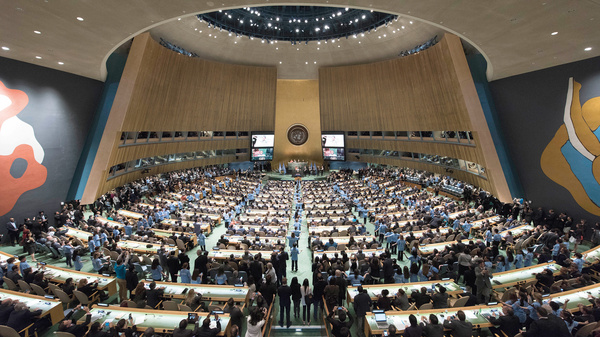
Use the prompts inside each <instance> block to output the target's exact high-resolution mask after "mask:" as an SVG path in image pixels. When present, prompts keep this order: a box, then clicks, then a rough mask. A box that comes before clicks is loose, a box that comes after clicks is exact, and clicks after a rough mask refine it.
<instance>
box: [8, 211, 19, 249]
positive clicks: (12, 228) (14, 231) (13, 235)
mask: <svg viewBox="0 0 600 337" xmlns="http://www.w3.org/2000/svg"><path fill="white" fill-rule="evenodd" d="M6 230H7V231H8V239H9V241H10V245H11V246H14V245H15V242H17V241H18V238H19V227H17V224H16V223H15V219H14V218H10V219H8V222H7V223H6Z"/></svg>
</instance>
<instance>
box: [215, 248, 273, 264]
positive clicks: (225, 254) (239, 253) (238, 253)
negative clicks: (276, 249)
mask: <svg viewBox="0 0 600 337" xmlns="http://www.w3.org/2000/svg"><path fill="white" fill-rule="evenodd" d="M245 252H246V251H244V250H229V249H220V250H211V251H210V252H208V257H209V258H213V259H215V260H227V259H229V258H230V257H231V255H233V258H234V259H236V260H238V261H239V260H241V259H242V257H243V256H244V253H245ZM248 253H250V255H251V256H252V258H254V256H256V254H259V253H260V254H261V256H262V258H263V259H265V260H266V261H271V253H273V251H271V250H249V251H248Z"/></svg>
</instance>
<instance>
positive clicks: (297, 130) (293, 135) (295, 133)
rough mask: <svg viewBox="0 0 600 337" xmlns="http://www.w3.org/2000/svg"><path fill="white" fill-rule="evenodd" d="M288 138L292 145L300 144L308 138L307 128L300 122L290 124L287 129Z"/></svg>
mask: <svg viewBox="0 0 600 337" xmlns="http://www.w3.org/2000/svg"><path fill="white" fill-rule="evenodd" d="M287 137H288V140H289V141H290V143H292V144H294V145H302V144H304V143H306V141H307V140H308V130H307V129H306V128H305V127H304V126H303V125H300V124H295V125H292V126H291V127H290V128H289V129H288V134H287Z"/></svg>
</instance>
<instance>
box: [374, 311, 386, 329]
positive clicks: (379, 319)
mask: <svg viewBox="0 0 600 337" xmlns="http://www.w3.org/2000/svg"><path fill="white" fill-rule="evenodd" d="M373 314H374V315H375V323H377V327H378V328H380V329H387V328H388V326H389V324H388V322H387V316H386V315H385V312H384V311H383V310H373Z"/></svg>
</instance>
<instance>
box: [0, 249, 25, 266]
mask: <svg viewBox="0 0 600 337" xmlns="http://www.w3.org/2000/svg"><path fill="white" fill-rule="evenodd" d="M11 257H14V258H15V262H14V264H15V265H17V266H18V265H19V263H20V262H19V257H18V256H17V255H12V254H9V253H5V252H3V251H1V250H0V263H6V261H8V259H10V258H11Z"/></svg>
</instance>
